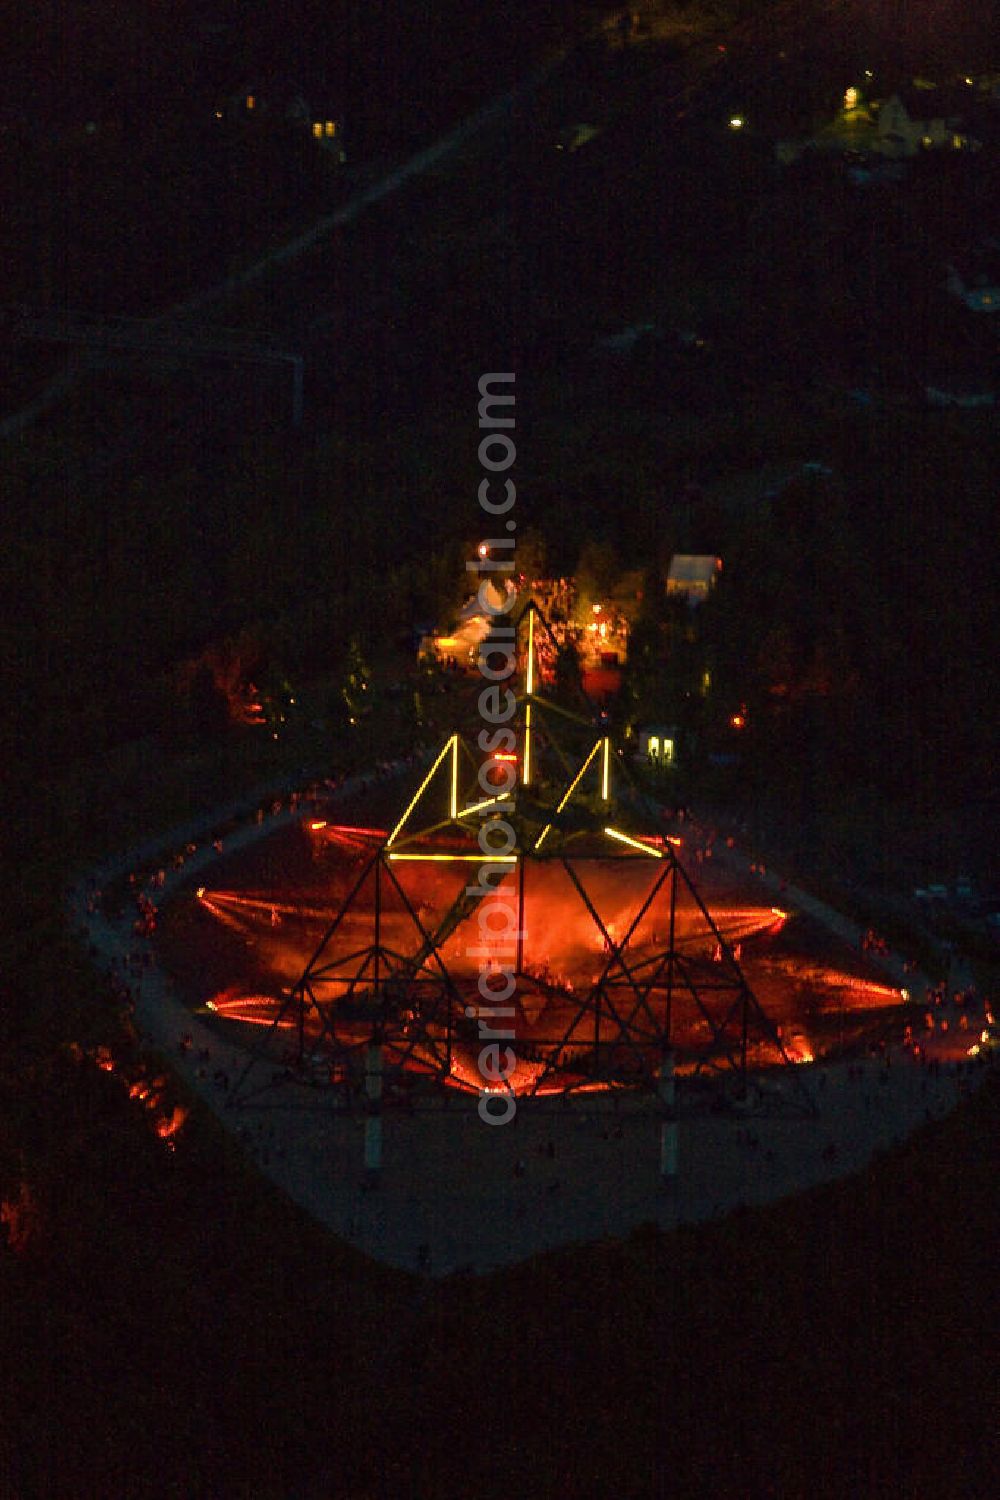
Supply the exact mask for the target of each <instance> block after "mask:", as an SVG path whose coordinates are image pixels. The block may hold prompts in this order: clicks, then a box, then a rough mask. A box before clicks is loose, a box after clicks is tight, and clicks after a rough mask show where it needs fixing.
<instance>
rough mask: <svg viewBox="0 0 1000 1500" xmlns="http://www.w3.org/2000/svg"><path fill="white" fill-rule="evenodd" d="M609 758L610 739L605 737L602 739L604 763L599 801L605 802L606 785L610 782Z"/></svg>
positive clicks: (606, 794)
mask: <svg viewBox="0 0 1000 1500" xmlns="http://www.w3.org/2000/svg"><path fill="white" fill-rule="evenodd" d="M610 758H611V741H610V740H609V739H605V741H604V765H603V767H602V769H601V801H602V802H607V800H608V787H609V784H610V781H611V766H610Z"/></svg>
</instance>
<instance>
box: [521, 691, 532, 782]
mask: <svg viewBox="0 0 1000 1500" xmlns="http://www.w3.org/2000/svg"><path fill="white" fill-rule="evenodd" d="M521 780H522V781H523V782H524V785H525V786H527V785H528V783H529V781H530V780H531V704H530V703H529V704H528V706H527V708H526V709H525V711H524V765H523V767H522V772H521Z"/></svg>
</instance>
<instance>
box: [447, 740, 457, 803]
mask: <svg viewBox="0 0 1000 1500" xmlns="http://www.w3.org/2000/svg"><path fill="white" fill-rule="evenodd" d="M449 817H452V818H457V817H458V735H457V734H454V735H452V737H451V806H450V809H449Z"/></svg>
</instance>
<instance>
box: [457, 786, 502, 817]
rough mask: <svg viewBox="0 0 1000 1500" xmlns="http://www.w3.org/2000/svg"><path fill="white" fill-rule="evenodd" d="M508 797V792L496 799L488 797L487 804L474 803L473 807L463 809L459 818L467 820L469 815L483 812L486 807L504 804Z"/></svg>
mask: <svg viewBox="0 0 1000 1500" xmlns="http://www.w3.org/2000/svg"><path fill="white" fill-rule="evenodd" d="M506 796H507V793H506V792H501V793H500V794H499V795H498V796H496V797H487V798H486V801H485V802H473V804H472V806H471V807H463V808H462V811H461V812H460V813H459V814H458V816H459V817H460V818H465V817H467V816H468V815H469V813H477V812H482V810H483V808H484V807H493V806H494V804H495V803H497V802H502V801H503V799H504V798H505V797H506Z"/></svg>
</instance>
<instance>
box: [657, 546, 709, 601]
mask: <svg viewBox="0 0 1000 1500" xmlns="http://www.w3.org/2000/svg"><path fill="white" fill-rule="evenodd" d="M721 572H722V558H721V557H700V556H696V555H692V554H690V553H685V552H676V553H675V554H674V556H673V557H672V558H671V559H670V570H669V572H668V573H667V593H668V594H673V595H683V597H684V598H686V599H687V601H688V603H689V604H701V603H702V602H703V601H704V600H705V599H707V598H708V596H709V594H710V593H711V591H712V589H713V588H714V587H715V581H716V579H717V578H718V576H719V574H720V573H721Z"/></svg>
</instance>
